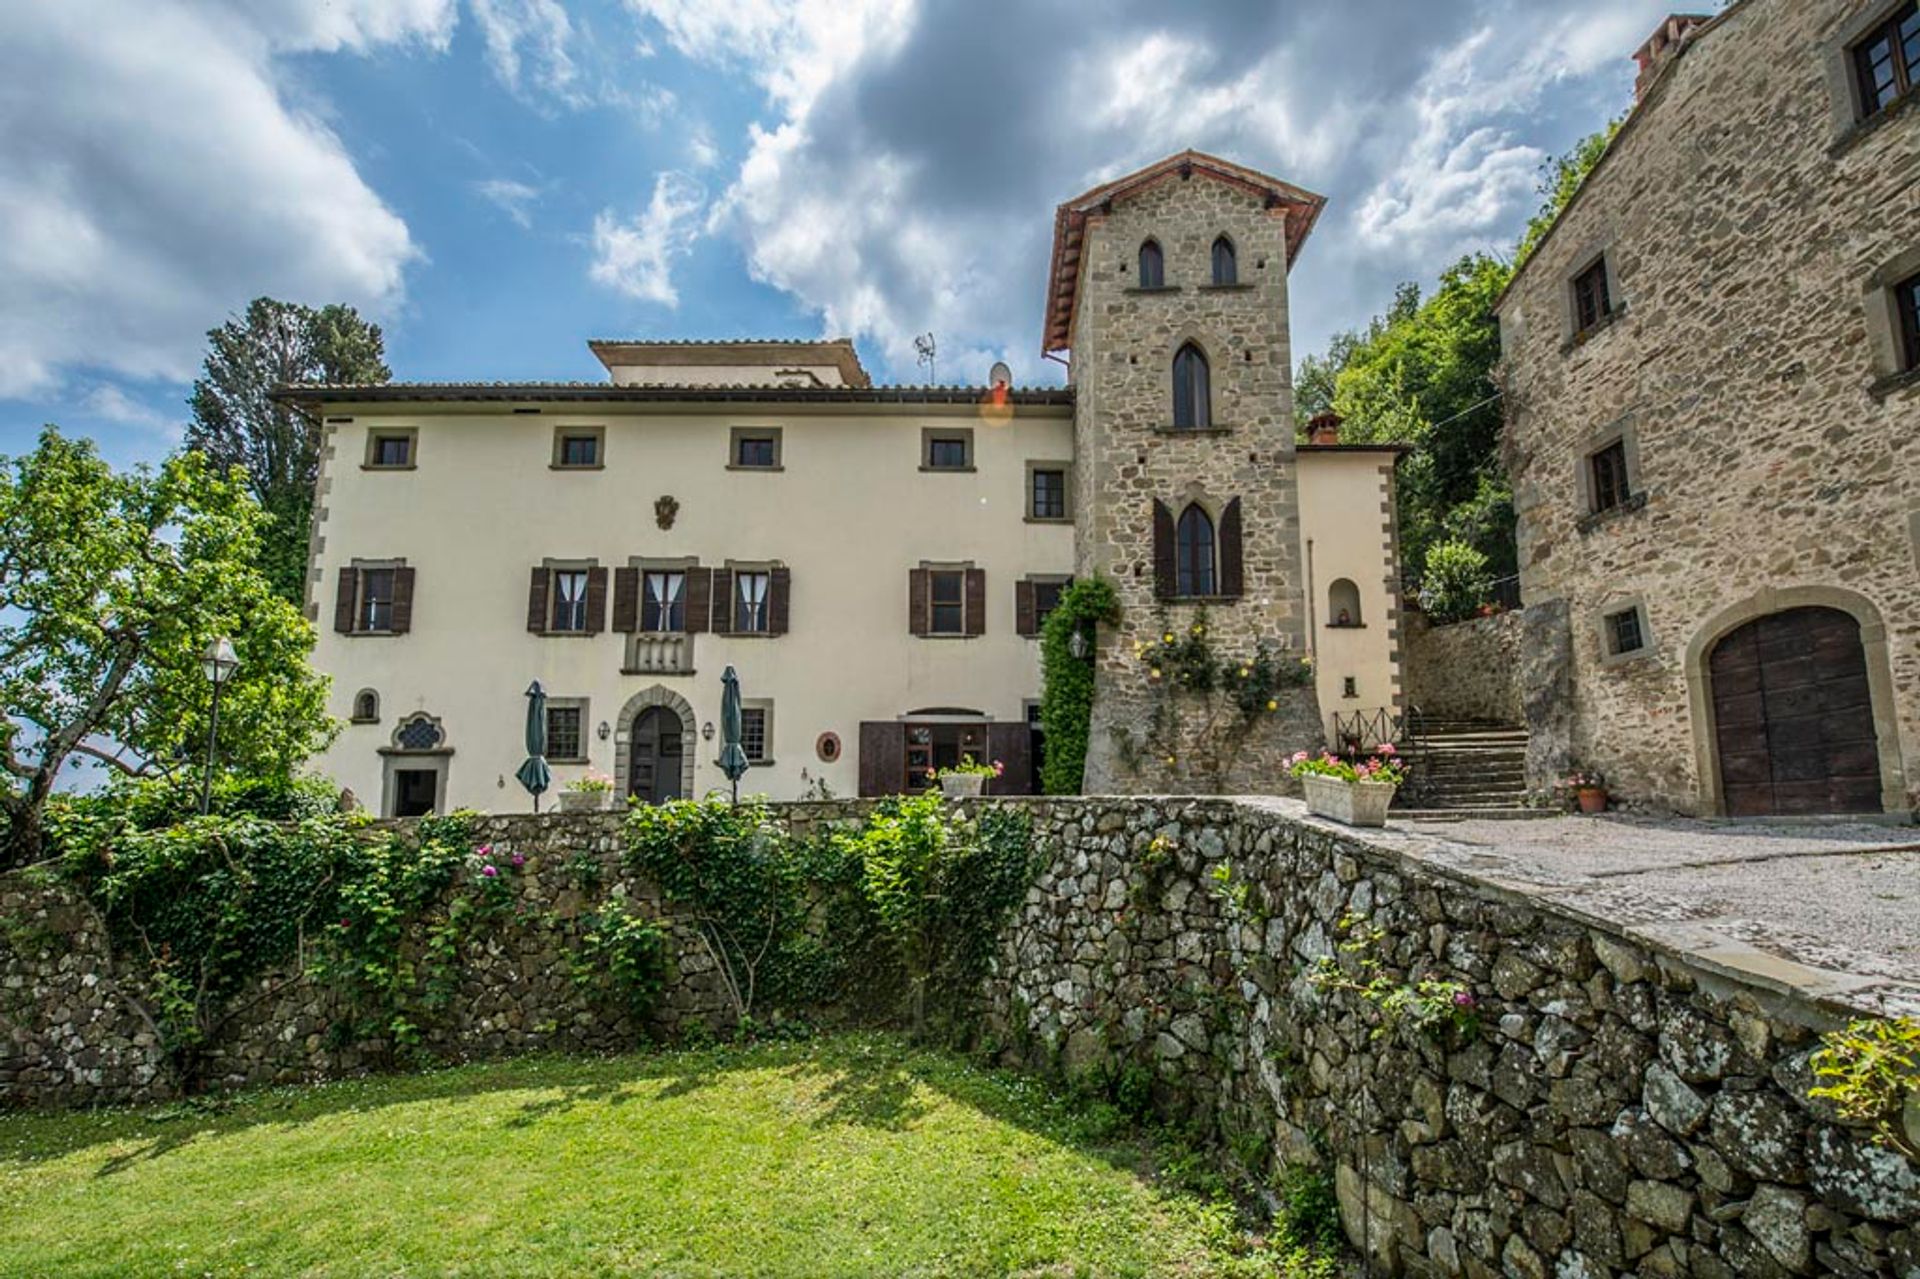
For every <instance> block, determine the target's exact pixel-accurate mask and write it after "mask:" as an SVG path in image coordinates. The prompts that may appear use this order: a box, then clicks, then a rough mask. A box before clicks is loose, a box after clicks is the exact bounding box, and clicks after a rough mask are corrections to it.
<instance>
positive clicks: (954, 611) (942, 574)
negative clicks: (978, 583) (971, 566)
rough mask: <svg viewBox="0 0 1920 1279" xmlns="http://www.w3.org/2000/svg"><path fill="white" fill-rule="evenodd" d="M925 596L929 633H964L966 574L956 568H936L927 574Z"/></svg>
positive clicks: (965, 619) (965, 623) (965, 621)
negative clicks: (927, 606)
mask: <svg viewBox="0 0 1920 1279" xmlns="http://www.w3.org/2000/svg"><path fill="white" fill-rule="evenodd" d="M927 576H928V579H929V581H928V590H927V598H928V601H929V610H930V616H929V618H928V623H927V632H928V634H930V635H964V634H966V626H967V606H966V595H967V575H966V574H965V573H964V572H962V571H960V570H958V569H954V570H951V571H948V570H938V569H936V570H935V571H933V572H931V573H929V574H928V575H927Z"/></svg>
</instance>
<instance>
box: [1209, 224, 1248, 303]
mask: <svg viewBox="0 0 1920 1279" xmlns="http://www.w3.org/2000/svg"><path fill="white" fill-rule="evenodd" d="M1223 248H1224V249H1225V250H1226V258H1225V261H1226V267H1227V269H1226V271H1225V272H1224V273H1223V272H1222V271H1221V270H1220V264H1221V260H1222V259H1221V256H1220V250H1221V249H1223ZM1207 258H1208V266H1209V269H1210V274H1211V278H1212V281H1213V287H1214V288H1216V289H1229V288H1232V287H1233V286H1234V285H1236V284H1239V283H1240V251H1239V250H1238V249H1236V248H1235V247H1234V244H1233V237H1232V236H1229V235H1225V234H1222V235H1219V236H1216V237H1214V241H1213V247H1212V248H1211V249H1209V250H1207Z"/></svg>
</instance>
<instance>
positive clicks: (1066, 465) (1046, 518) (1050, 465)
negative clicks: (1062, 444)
mask: <svg viewBox="0 0 1920 1279" xmlns="http://www.w3.org/2000/svg"><path fill="white" fill-rule="evenodd" d="M1035 471H1058V472H1060V484H1061V501H1062V502H1063V503H1064V507H1063V509H1064V511H1065V514H1063V515H1059V516H1053V515H1035V514H1034V513H1033V473H1034V472H1035ZM1025 483H1026V490H1025V493H1024V494H1023V496H1022V500H1021V502H1020V507H1021V510H1022V511H1023V512H1024V516H1025V520H1026V522H1027V523H1028V524H1071V523H1073V463H1072V462H1064V461H1062V462H1052V461H1046V460H1043V459H1038V458H1028V459H1027V469H1026V472H1025Z"/></svg>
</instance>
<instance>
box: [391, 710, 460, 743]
mask: <svg viewBox="0 0 1920 1279" xmlns="http://www.w3.org/2000/svg"><path fill="white" fill-rule="evenodd" d="M446 743H447V735H446V732H445V731H444V730H443V729H442V728H441V727H440V721H439V720H437V719H435V718H434V717H433V716H431V715H427V714H424V713H420V714H414V715H409V716H408V717H407V718H406V719H404V720H402V721H401V722H400V726H399V727H398V728H396V729H394V730H393V744H394V747H395V748H396V749H398V750H403V751H437V750H439V749H440V748H441V747H442V746H445V745H446Z"/></svg>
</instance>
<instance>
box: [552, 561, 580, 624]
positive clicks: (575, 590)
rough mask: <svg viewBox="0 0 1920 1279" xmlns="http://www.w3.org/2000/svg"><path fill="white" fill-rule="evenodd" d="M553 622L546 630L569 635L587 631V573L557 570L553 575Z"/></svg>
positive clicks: (574, 570) (578, 570) (575, 570)
mask: <svg viewBox="0 0 1920 1279" xmlns="http://www.w3.org/2000/svg"><path fill="white" fill-rule="evenodd" d="M551 607H552V611H553V620H552V622H551V624H550V625H549V627H548V629H549V630H552V631H554V632H557V633H568V634H571V633H573V632H577V631H584V630H586V629H587V571H586V570H585V569H583V568H582V569H557V570H555V572H554V574H553V591H552V604H551Z"/></svg>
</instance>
